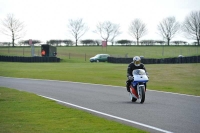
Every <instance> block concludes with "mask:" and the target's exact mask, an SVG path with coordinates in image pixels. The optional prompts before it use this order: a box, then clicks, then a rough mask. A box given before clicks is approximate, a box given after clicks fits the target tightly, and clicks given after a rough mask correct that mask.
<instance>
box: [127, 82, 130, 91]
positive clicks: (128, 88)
mask: <svg viewBox="0 0 200 133" xmlns="http://www.w3.org/2000/svg"><path fill="white" fill-rule="evenodd" d="M126 89H127V91H128V92H130V85H129V83H128V82H127V81H126Z"/></svg>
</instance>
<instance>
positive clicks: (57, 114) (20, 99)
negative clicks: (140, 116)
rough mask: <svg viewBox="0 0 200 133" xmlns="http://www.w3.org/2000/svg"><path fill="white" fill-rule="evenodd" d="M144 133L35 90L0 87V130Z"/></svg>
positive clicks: (18, 132)
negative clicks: (47, 96)
mask: <svg viewBox="0 0 200 133" xmlns="http://www.w3.org/2000/svg"><path fill="white" fill-rule="evenodd" d="M122 132H126V133H136V132H137V133H144V132H145V131H142V130H139V129H135V128H133V127H130V126H126V125H123V124H120V123H117V122H114V121H111V120H106V119H104V118H100V117H97V116H94V115H92V114H90V113H88V112H83V111H81V110H77V109H73V108H70V107H65V106H63V105H60V104H57V103H56V102H55V101H51V100H48V99H44V98H42V97H39V96H37V95H35V94H30V93H27V92H22V91H17V90H13V89H8V88H4V87H0V133H122Z"/></svg>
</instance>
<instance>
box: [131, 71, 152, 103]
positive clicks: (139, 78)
mask: <svg viewBox="0 0 200 133" xmlns="http://www.w3.org/2000/svg"><path fill="white" fill-rule="evenodd" d="M132 74H133V79H134V80H133V81H132V82H131V85H130V98H131V101H132V102H135V101H137V100H139V101H140V103H144V101H145V92H146V83H147V82H148V81H149V77H148V75H147V74H146V72H145V71H144V70H143V69H136V70H133V72H132Z"/></svg>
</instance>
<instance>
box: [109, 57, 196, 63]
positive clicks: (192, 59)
mask: <svg viewBox="0 0 200 133" xmlns="http://www.w3.org/2000/svg"><path fill="white" fill-rule="evenodd" d="M141 60H142V63H144V64H179V63H200V56H189V57H174V58H163V59H149V58H142V59H141ZM132 61H133V58H122V57H108V62H109V63H120V64H129V63H130V62H132Z"/></svg>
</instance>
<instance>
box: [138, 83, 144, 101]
mask: <svg viewBox="0 0 200 133" xmlns="http://www.w3.org/2000/svg"><path fill="white" fill-rule="evenodd" d="M139 93H140V103H144V101H145V87H144V86H143V87H141V88H140V92H139Z"/></svg>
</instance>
